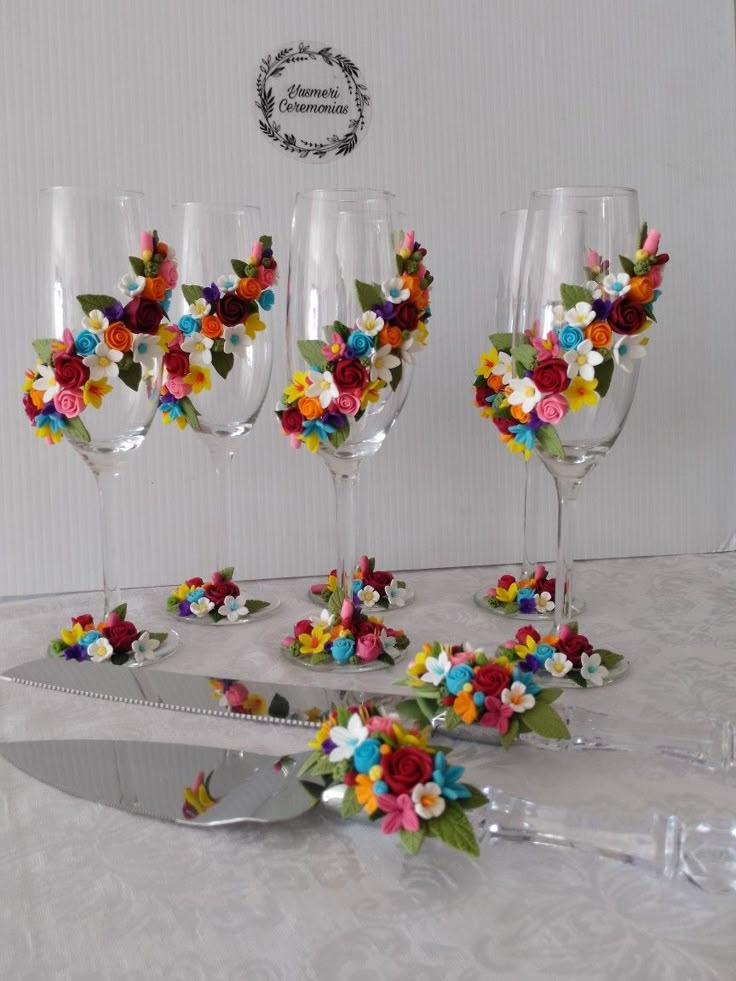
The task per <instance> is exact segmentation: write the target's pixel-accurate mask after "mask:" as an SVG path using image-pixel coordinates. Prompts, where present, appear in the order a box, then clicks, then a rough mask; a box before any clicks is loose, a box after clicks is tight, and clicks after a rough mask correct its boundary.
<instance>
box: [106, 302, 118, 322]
mask: <svg viewBox="0 0 736 981" xmlns="http://www.w3.org/2000/svg"><path fill="white" fill-rule="evenodd" d="M102 313H103V314H104V316H106V317H107V319H108V320H109V321H110V323H113V321H115V320H122V319H123V307H122V304H120V303H117V302H115V303H111V304H110V306H109V307H105V309H104V310H103V311H102Z"/></svg>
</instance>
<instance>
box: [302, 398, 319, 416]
mask: <svg viewBox="0 0 736 981" xmlns="http://www.w3.org/2000/svg"><path fill="white" fill-rule="evenodd" d="M297 406H298V407H299V411H300V412H301V414H302V415H303V416H304V418H305V419H319V417H320V416H321V415H322V406H321V405H320V404H319V399H314V398H312V397H311V396H309V395H304V396H302V398H300V399H299V401H298V402H297Z"/></svg>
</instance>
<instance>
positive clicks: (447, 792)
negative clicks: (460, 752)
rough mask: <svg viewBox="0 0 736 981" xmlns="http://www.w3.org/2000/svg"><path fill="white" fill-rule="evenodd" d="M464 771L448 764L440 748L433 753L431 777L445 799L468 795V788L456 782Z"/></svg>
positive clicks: (459, 798)
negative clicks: (437, 751)
mask: <svg viewBox="0 0 736 981" xmlns="http://www.w3.org/2000/svg"><path fill="white" fill-rule="evenodd" d="M464 772H465V770H464V769H463V767H461V766H448V765H447V758H446V757H445V754H444V753H443V752H442V751H441V750H440V752H439V753H436V754H435V757H434V772H433V774H432V779H433V780H434V782H435V783H436V784H437V785H438V786H439V787H440V788H441V790H442V796H443V797H446V798H447V800H462V799H463V798H464V797H470V791H469V790H468V788H467V787H466V786H465V785H464V784H462V783H458V781H459V779H460V777H461V776H462V775H463V773H464ZM374 791H375V787H374Z"/></svg>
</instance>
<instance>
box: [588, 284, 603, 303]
mask: <svg viewBox="0 0 736 981" xmlns="http://www.w3.org/2000/svg"><path fill="white" fill-rule="evenodd" d="M585 288H586V290H590V294H591V296H592V297H593V299H594V300H600V298H601V297H602V296H603V290H602V289H601V287H600V283H596V281H595V280H594V279H589V280H588V282H587V283H586V284H585Z"/></svg>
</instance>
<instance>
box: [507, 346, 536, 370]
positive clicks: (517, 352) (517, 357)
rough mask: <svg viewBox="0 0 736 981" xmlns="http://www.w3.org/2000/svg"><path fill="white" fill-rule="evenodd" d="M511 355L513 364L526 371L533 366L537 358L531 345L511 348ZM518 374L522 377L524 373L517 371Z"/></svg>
mask: <svg viewBox="0 0 736 981" xmlns="http://www.w3.org/2000/svg"><path fill="white" fill-rule="evenodd" d="M512 355H513V358H514V362H515V363H516V364H519V365H521V366H522V368H524V370H525V371H526V370H528V369H529V368H531V366H532V365H533V364H534V361H535V360H536V357H537V352H536V350H535V349H534V348H533V347H532V346H531V344H519V345H518V346H517V347H515V348H513V350H512ZM518 374H519V375H523V374H524V372H523V371H519V372H518Z"/></svg>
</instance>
